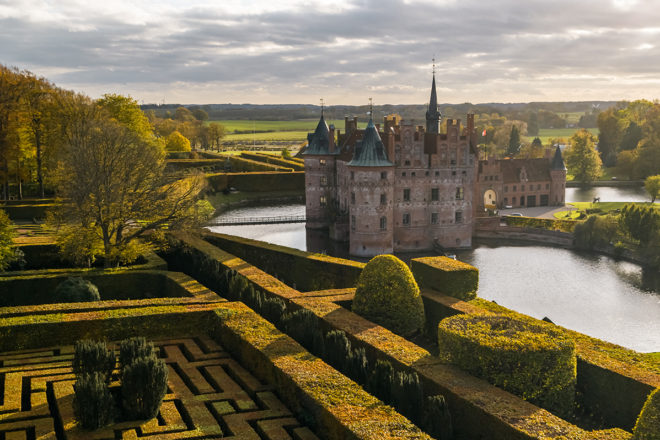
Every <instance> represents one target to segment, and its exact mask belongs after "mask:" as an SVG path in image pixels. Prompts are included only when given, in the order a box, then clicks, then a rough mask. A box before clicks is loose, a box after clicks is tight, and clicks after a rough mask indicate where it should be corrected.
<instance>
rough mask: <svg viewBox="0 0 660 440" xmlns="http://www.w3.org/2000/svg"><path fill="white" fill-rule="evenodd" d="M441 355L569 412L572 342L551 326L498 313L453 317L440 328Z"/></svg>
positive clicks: (572, 393) (573, 364) (572, 382)
mask: <svg viewBox="0 0 660 440" xmlns="http://www.w3.org/2000/svg"><path fill="white" fill-rule="evenodd" d="M438 347H439V351H440V356H441V357H445V358H446V359H448V360H449V361H450V362H451V363H453V364H455V365H457V366H458V367H460V368H461V369H463V370H465V371H467V372H469V373H470V374H474V375H475V376H477V377H481V378H483V379H485V380H487V381H488V382H490V383H492V384H493V385H496V386H499V387H501V388H504V389H505V390H507V391H509V392H511V393H514V394H516V395H518V396H520V397H522V398H523V399H525V400H529V401H531V402H533V403H535V404H537V405H539V406H541V407H542V408H545V409H547V410H549V411H552V412H554V413H556V414H557V415H559V416H562V417H565V416H568V415H571V414H572V413H573V406H574V402H575V384H576V376H577V372H576V357H575V343H574V342H573V340H572V339H569V338H568V337H567V336H566V334H565V333H564V332H562V331H560V330H558V329H556V328H553V326H552V325H543V324H534V323H532V322H528V321H524V320H522V319H516V318H513V317H508V316H498V315H457V316H452V317H450V318H446V319H445V320H443V321H442V322H441V323H440V325H439V326H438Z"/></svg>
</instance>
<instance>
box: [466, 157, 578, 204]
mask: <svg viewBox="0 0 660 440" xmlns="http://www.w3.org/2000/svg"><path fill="white" fill-rule="evenodd" d="M477 187H478V202H479V209H480V210H484V209H496V208H499V209H501V208H504V207H507V206H511V207H514V208H517V207H527V208H532V207H535V206H562V205H564V201H565V200H564V195H565V192H566V166H565V165H564V159H563V157H562V154H561V149H560V148H559V146H558V147H557V148H556V149H555V151H554V155H553V154H552V150H547V152H546V157H544V158H541V159H495V158H489V159H488V160H482V161H479V170H478V180H477Z"/></svg>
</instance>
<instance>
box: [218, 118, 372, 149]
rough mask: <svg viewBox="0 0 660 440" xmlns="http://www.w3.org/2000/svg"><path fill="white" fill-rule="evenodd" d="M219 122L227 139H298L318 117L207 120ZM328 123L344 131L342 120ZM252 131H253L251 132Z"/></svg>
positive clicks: (310, 129)
mask: <svg viewBox="0 0 660 440" xmlns="http://www.w3.org/2000/svg"><path fill="white" fill-rule="evenodd" d="M209 122H219V123H220V124H222V125H224V126H225V129H226V131H227V136H226V137H225V140H227V141H237V142H246V143H247V142H250V141H253V140H256V141H300V142H304V141H306V140H307V133H311V132H313V131H314V129H315V128H316V125H317V124H318V122H319V120H318V119H298V120H295V121H250V120H219V121H209ZM326 122H327V123H328V125H331V124H334V125H335V127H337V128H338V129H340V130H342V131H344V121H343V120H340V119H337V120H328V121H326ZM366 125H367V121H361V122H359V123H358V126H359V127H360V128H364V127H366ZM253 132H254V133H253Z"/></svg>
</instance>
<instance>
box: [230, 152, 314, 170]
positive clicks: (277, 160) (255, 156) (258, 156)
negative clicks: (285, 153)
mask: <svg viewBox="0 0 660 440" xmlns="http://www.w3.org/2000/svg"><path fill="white" fill-rule="evenodd" d="M241 157H242V158H245V159H251V160H256V161H257V162H266V163H270V164H274V165H279V166H282V167H288V168H293V169H294V170H295V171H304V170H305V165H304V163H303V164H301V163H300V162H296V161H293V160H287V159H283V158H281V157H276V156H273V155H272V154H264V153H247V152H243V153H241Z"/></svg>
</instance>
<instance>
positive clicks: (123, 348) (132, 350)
mask: <svg viewBox="0 0 660 440" xmlns="http://www.w3.org/2000/svg"><path fill="white" fill-rule="evenodd" d="M145 357H156V353H155V351H154V345H153V344H152V343H151V342H147V340H146V339H145V338H144V337H141V336H140V337H135V338H129V339H124V340H123V341H121V342H120V344H119V363H120V364H121V366H122V368H124V367H126V366H127V365H130V364H132V363H133V362H134V361H135V360H136V359H139V358H145Z"/></svg>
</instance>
